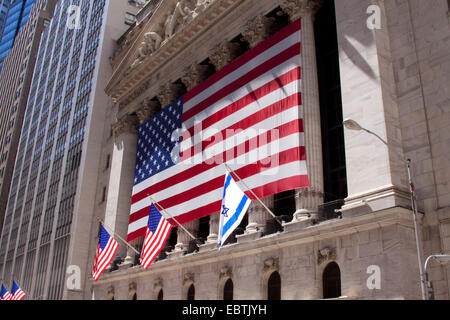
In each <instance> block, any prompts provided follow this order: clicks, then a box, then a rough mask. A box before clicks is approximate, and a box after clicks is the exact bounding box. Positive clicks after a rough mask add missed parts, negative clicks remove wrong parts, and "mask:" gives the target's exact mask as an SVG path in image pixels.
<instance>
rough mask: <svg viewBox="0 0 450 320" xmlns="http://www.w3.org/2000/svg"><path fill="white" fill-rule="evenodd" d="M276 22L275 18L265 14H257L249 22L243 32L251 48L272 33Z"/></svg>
mask: <svg viewBox="0 0 450 320" xmlns="http://www.w3.org/2000/svg"><path fill="white" fill-rule="evenodd" d="M274 23H275V18H272V17H271V18H269V17H266V16H264V15H259V16H256V17H255V18H253V19H251V20H249V21H248V22H247V24H246V26H245V29H244V32H242V35H243V36H244V37H243V38H244V40H245V41H247V42H248V43H249V44H250V47H251V48H253V47H255V46H256V45H257V44H258V43H260V42H261V41H263V40H264V39H266V38H267V37H268V36H269V35H270V34H271V33H272V31H273V27H274Z"/></svg>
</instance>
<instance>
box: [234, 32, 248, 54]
mask: <svg viewBox="0 0 450 320" xmlns="http://www.w3.org/2000/svg"><path fill="white" fill-rule="evenodd" d="M230 42H231V43H237V44H238V45H239V48H240V50H239V54H238V56H240V55H242V54H244V53H246V52H247V51H248V50H250V44H249V43H248V42H247V41H245V40H244V38H243V36H242V34H239V35H237V36H236V37H234V38H233V39H231V40H230Z"/></svg>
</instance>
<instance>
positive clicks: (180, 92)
mask: <svg viewBox="0 0 450 320" xmlns="http://www.w3.org/2000/svg"><path fill="white" fill-rule="evenodd" d="M173 84H176V85H178V86H179V87H178V91H177V98H176V99H179V98H181V96H183V95H184V94H185V93H186V92H187V88H186V85H185V84H184V83H183V81H181V79H178V80H177V81H175V82H174V83H173Z"/></svg>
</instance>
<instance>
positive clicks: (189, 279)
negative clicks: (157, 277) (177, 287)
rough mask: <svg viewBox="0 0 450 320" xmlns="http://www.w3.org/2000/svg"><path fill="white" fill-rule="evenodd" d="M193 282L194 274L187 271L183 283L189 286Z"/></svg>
mask: <svg viewBox="0 0 450 320" xmlns="http://www.w3.org/2000/svg"><path fill="white" fill-rule="evenodd" d="M192 283H194V274H193V273H191V272H188V273H186V274H185V275H184V278H183V285H184V286H189V285H191V284H192Z"/></svg>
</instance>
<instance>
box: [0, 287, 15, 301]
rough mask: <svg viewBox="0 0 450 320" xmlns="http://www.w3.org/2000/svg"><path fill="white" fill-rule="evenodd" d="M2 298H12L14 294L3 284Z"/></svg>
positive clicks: (0, 296)
mask: <svg viewBox="0 0 450 320" xmlns="http://www.w3.org/2000/svg"><path fill="white" fill-rule="evenodd" d="M0 300H12V294H11V293H10V292H9V291H8V290H6V288H5V286H4V285H3V284H2V289H1V290H0Z"/></svg>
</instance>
